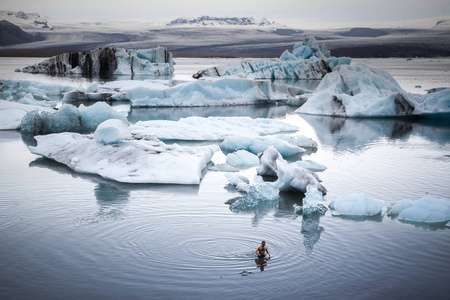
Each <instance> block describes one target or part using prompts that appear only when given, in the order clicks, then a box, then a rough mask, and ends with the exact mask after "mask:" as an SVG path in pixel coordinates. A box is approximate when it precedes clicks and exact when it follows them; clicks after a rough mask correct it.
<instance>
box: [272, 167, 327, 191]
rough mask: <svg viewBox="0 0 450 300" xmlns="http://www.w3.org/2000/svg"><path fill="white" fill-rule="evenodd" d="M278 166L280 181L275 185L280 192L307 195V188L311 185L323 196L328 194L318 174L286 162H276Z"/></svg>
mask: <svg viewBox="0 0 450 300" xmlns="http://www.w3.org/2000/svg"><path fill="white" fill-rule="evenodd" d="M276 165H277V176H278V180H277V181H275V182H274V185H275V187H277V188H278V189H279V190H280V191H292V190H299V191H302V192H303V193H305V192H306V188H307V186H309V185H311V186H313V187H315V188H316V189H318V190H319V191H320V192H321V193H322V194H324V195H325V194H326V193H327V190H326V188H325V187H324V186H323V185H322V184H321V183H320V178H319V177H318V176H317V174H316V173H314V172H312V171H310V170H307V169H305V168H302V167H300V166H299V165H298V164H296V163H290V164H289V163H287V162H286V161H284V160H276Z"/></svg>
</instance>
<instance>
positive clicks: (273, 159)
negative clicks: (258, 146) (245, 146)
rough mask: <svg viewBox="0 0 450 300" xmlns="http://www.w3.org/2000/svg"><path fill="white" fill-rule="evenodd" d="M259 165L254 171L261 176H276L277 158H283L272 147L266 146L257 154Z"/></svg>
mask: <svg viewBox="0 0 450 300" xmlns="http://www.w3.org/2000/svg"><path fill="white" fill-rule="evenodd" d="M259 160H260V165H259V167H258V168H256V172H257V173H258V175H261V176H273V177H275V176H277V160H283V157H282V156H281V154H280V153H278V151H277V149H275V148H274V147H268V148H267V149H266V150H265V151H264V152H263V153H262V154H260V156H259Z"/></svg>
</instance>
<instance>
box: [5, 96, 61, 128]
mask: <svg viewBox="0 0 450 300" xmlns="http://www.w3.org/2000/svg"><path fill="white" fill-rule="evenodd" d="M30 111H46V112H51V111H53V109H51V108H48V107H43V106H35V105H29V104H23V103H18V102H12V101H5V100H0V130H15V129H20V123H21V121H22V119H23V117H25V115H26V114H27V113H28V112H30Z"/></svg>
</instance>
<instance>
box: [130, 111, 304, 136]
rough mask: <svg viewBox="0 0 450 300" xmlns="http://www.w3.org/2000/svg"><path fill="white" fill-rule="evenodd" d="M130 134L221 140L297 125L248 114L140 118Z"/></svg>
mask: <svg viewBox="0 0 450 300" xmlns="http://www.w3.org/2000/svg"><path fill="white" fill-rule="evenodd" d="M130 129H131V132H132V134H133V136H135V137H138V138H146V137H148V136H152V137H156V138H158V139H159V140H188V141H223V140H224V139H226V138H227V137H231V136H234V135H236V133H239V134H240V135H245V136H260V135H268V134H276V133H281V132H293V131H297V130H298V127H297V126H293V125H290V124H288V123H286V122H283V121H281V120H275V119H265V118H259V119H252V118H250V117H208V118H202V117H188V118H181V119H180V120H178V121H169V120H151V121H139V122H137V123H136V124H134V125H131V126H130Z"/></svg>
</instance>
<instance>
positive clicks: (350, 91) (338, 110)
mask: <svg viewBox="0 0 450 300" xmlns="http://www.w3.org/2000/svg"><path fill="white" fill-rule="evenodd" d="M297 112H299V113H304V114H313V115H327V116H339V117H393V116H405V115H431V114H449V113H450V89H444V90H441V91H438V92H435V93H431V94H427V95H414V94H410V93H407V92H406V91H404V90H403V89H402V88H401V87H400V86H399V84H398V83H397V81H395V79H394V78H393V77H392V76H391V75H390V74H389V73H388V72H386V71H384V70H380V69H377V68H373V67H369V66H367V65H365V64H362V63H360V64H357V65H355V66H348V65H341V66H339V67H338V68H336V70H335V71H333V72H331V73H328V74H327V75H326V76H325V77H324V78H323V79H322V81H321V82H320V84H319V86H318V87H317V90H316V92H315V94H314V95H313V96H311V97H310V98H309V99H308V100H307V101H306V103H305V104H303V105H302V106H301V107H300V108H299V109H297Z"/></svg>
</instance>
